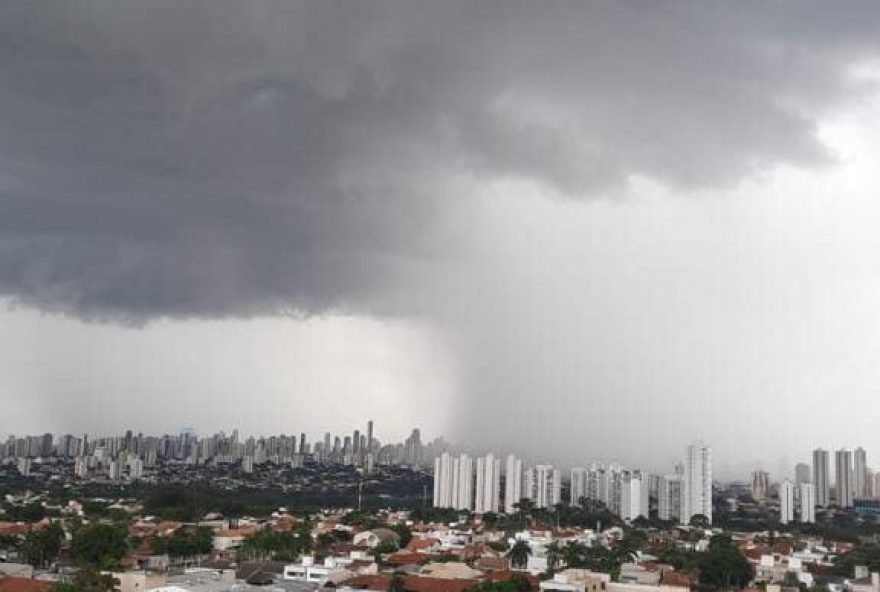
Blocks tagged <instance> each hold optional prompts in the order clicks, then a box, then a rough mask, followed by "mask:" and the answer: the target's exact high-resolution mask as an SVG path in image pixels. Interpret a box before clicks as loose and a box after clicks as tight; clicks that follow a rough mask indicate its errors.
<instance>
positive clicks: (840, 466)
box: [834, 448, 853, 508]
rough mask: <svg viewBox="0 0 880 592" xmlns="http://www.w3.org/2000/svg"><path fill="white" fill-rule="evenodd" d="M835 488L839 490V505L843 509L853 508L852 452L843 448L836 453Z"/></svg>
mask: <svg viewBox="0 0 880 592" xmlns="http://www.w3.org/2000/svg"><path fill="white" fill-rule="evenodd" d="M834 476H835V480H834V487H835V489H836V490H837V500H836V501H837V505H838V506H839V507H841V508H851V507H852V506H853V470H852V452H851V451H849V450H846V449H843V448H841V449H840V450H838V451H837V452H835V453H834Z"/></svg>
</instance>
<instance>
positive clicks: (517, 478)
mask: <svg viewBox="0 0 880 592" xmlns="http://www.w3.org/2000/svg"><path fill="white" fill-rule="evenodd" d="M522 473H523V470H522V461H521V460H520V459H518V458H517V457H515V456H514V455H512V454H510V455H508V457H507V463H506V465H505V467H504V511H505V512H506V513H508V514H513V513H514V512H516V508H515V507H514V506H513V505H514V504H518V503H519V501H520V500H521V499H522V498H523V486H522V477H523V474H522Z"/></svg>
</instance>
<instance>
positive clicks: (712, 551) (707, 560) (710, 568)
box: [698, 534, 752, 590]
mask: <svg viewBox="0 0 880 592" xmlns="http://www.w3.org/2000/svg"><path fill="white" fill-rule="evenodd" d="M698 566H699V570H700V583H701V584H703V585H705V586H707V587H709V588H710V589H713V590H718V589H721V588H732V587H736V588H742V587H744V586H747V585H748V584H749V582H750V581H751V579H752V568H751V566H750V565H749V561H748V559H746V557H745V555H743V554H742V552H741V551H740V550H739V548H738V547H737V546H736V545H735V544H734V542H733V539H731V538H730V536H729V535H726V534H722V535H716V536H714V537H712V539H711V540H710V541H709V548H708V549H707V550H706V552H705V553H703V554H702V555H701V556H700V558H699V563H698Z"/></svg>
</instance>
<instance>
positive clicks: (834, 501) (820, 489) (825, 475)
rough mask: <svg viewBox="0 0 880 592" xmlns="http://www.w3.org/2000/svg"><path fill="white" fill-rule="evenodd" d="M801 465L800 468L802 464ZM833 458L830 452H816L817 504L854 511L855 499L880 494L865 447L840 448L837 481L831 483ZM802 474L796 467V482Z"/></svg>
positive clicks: (815, 489) (835, 474)
mask: <svg viewBox="0 0 880 592" xmlns="http://www.w3.org/2000/svg"><path fill="white" fill-rule="evenodd" d="M799 466H800V465H799ZM831 475H832V473H831V459H830V454H829V451H827V450H825V449H823V448H817V449H815V450H814V451H813V478H812V484H813V488H814V491H815V502H816V503H815V505H816V506H819V507H822V508H827V507H829V506H832V505H834V506H837V507H839V508H852V507H853V506H854V505H855V503H856V500H864V499H874V498H876V497H877V496H878V495H880V488H878V487H877V485H878V483H877V481H878V479H877V477H876V475H875V474H874V472H873V471H872V470H871V469H870V468H869V467H868V455H867V452H865V449H864V448H861V447H859V448H856V449H855V450H854V451H853V450H847V449H845V448H841V449H840V450H836V451H835V452H834V473H833V475H834V482H833V483H832V481H831ZM801 477H802V475H800V474H799V473H798V468H797V467H796V468H795V480H796V481H798V482H800V480H801Z"/></svg>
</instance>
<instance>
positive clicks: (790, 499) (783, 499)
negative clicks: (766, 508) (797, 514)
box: [779, 479, 794, 524]
mask: <svg viewBox="0 0 880 592" xmlns="http://www.w3.org/2000/svg"><path fill="white" fill-rule="evenodd" d="M793 520H794V484H793V483H792V482H791V481H789V480H788V479H786V480H785V481H783V482H782V485H780V486H779V521H780V522H781V523H782V524H788V523H789V522H791V521H793Z"/></svg>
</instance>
